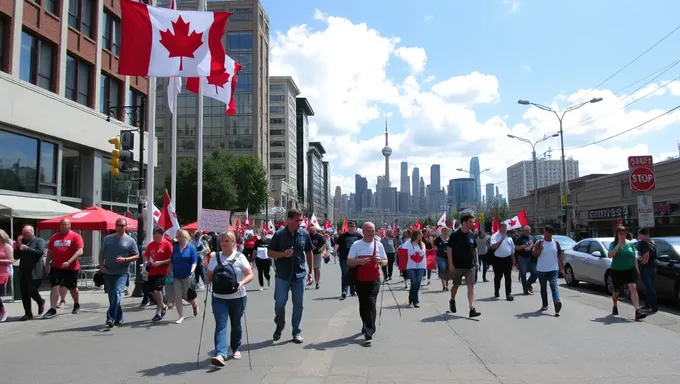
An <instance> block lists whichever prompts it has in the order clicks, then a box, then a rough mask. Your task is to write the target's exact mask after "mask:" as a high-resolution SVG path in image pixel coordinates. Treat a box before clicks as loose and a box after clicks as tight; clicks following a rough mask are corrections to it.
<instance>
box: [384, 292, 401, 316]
mask: <svg viewBox="0 0 680 384" xmlns="http://www.w3.org/2000/svg"><path fill="white" fill-rule="evenodd" d="M387 288H388V289H389V290H390V293H391V294H392V297H393V298H394V302H395V303H396V304H397V310H399V318H401V306H400V305H399V301H397V296H395V295H394V291H393V290H392V287H390V285H389V284H387Z"/></svg>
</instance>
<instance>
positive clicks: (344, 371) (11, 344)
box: [0, 263, 680, 384]
mask: <svg viewBox="0 0 680 384" xmlns="http://www.w3.org/2000/svg"><path fill="white" fill-rule="evenodd" d="M251 285H252V286H251V289H255V290H254V291H251V292H249V293H248V298H249V299H248V300H249V301H248V311H247V320H248V323H247V325H248V331H249V339H250V356H251V358H252V370H250V369H249V364H248V353H247V351H248V346H245V345H244V347H243V350H242V352H243V359H242V360H240V361H229V362H228V363H227V367H226V368H224V369H222V370H220V371H214V370H211V369H210V366H209V359H210V357H211V356H212V349H213V341H212V340H213V335H212V331H213V329H214V321H213V318H212V313H211V312H208V313H207V316H206V320H205V332H204V334H203V346H202V350H201V353H200V356H199V360H200V361H199V365H198V367H197V366H196V359H197V348H198V341H199V332H200V326H201V318H200V317H199V318H189V319H188V320H187V321H185V322H184V324H181V325H175V324H174V323H173V321H174V319H175V318H176V312H171V313H169V315H168V316H167V317H166V320H164V321H163V322H160V323H154V324H152V323H151V322H150V319H151V317H152V316H153V310H152V309H146V310H140V309H137V308H136V307H137V303H138V299H136V298H126V299H125V310H126V324H125V325H124V326H122V327H117V328H114V329H111V330H109V329H108V328H106V327H104V325H103V324H104V320H105V318H104V312H105V311H106V307H107V299H106V296H105V295H104V293H103V292H92V291H90V292H84V293H83V294H82V299H81V302H82V307H83V310H82V312H81V313H80V314H78V315H71V314H70V305H69V306H67V308H66V310H63V311H61V313H63V314H60V315H59V316H57V317H56V318H54V319H51V320H33V321H29V322H24V323H22V322H18V321H15V320H16V319H17V318H18V317H19V316H21V315H22V314H23V313H22V312H23V311H22V308H21V303H20V302H17V303H11V302H10V303H6V306H7V308H8V309H9V311H10V321H8V322H7V323H4V324H0V361H1V362H2V368H0V383H3V384H5V383H29V382H37V383H41V384H57V383H59V384H63V383H72V384H81V383H82V384H84V383H87V384H91V383H98V384H99V383H106V384H108V383H165V384H171V383H193V384H196V383H207V382H214V381H216V380H219V381H224V382H241V383H276V384H281V383H440V382H441V383H506V384H509V383H532V384H536V383H551V384H560V383H569V384H573V383H574V382H578V383H580V384H585V383H597V384H604V383H636V384H639V383H659V384H660V383H678V382H680V364H678V363H677V361H678V356H679V355H680V334H679V332H680V326H679V325H678V324H679V323H680V318H679V316H678V315H677V312H675V313H674V312H666V311H661V312H659V313H658V314H656V315H654V316H651V317H650V318H648V320H645V321H644V322H634V321H632V316H633V309H632V308H631V307H630V306H629V304H628V303H626V302H624V303H622V304H621V306H620V311H621V314H622V316H619V317H612V316H610V315H609V311H610V306H611V304H610V299H609V298H608V297H605V296H601V295H598V294H596V293H595V294H594V293H592V292H589V291H588V288H587V287H586V286H584V288H585V289H582V288H581V287H579V289H570V288H565V287H562V288H561V295H562V301H563V303H564V308H563V309H562V315H561V316H560V317H554V316H552V314H553V312H552V308H551V309H550V310H549V311H548V312H546V313H541V312H537V310H538V308H539V307H540V297H539V295H538V294H535V295H531V296H523V295H521V294H520V295H518V296H516V300H515V301H514V302H507V301H505V300H499V299H495V298H493V287H492V283H479V284H478V285H477V286H476V291H477V297H478V303H477V309H478V310H479V311H480V312H482V315H481V317H479V318H477V319H476V320H470V319H468V318H467V311H466V310H464V309H465V307H466V305H465V302H466V300H465V298H466V290H465V289H464V288H462V289H461V290H460V292H459V300H458V303H459V305H458V308H459V313H458V314H450V313H447V312H446V311H447V309H448V303H447V301H448V294H445V293H442V292H441V285H440V283H439V281H437V280H435V279H433V281H432V283H431V285H430V286H426V287H425V288H424V289H423V292H422V297H421V308H419V309H415V308H406V307H405V306H404V307H402V312H401V314H402V315H401V317H400V316H399V311H398V310H397V307H396V305H395V300H394V299H393V298H392V295H391V294H390V292H389V291H387V292H385V295H384V298H383V300H384V301H383V313H382V318H381V324H380V327H379V329H378V333H377V334H376V336H375V339H374V341H373V345H372V346H371V347H364V346H362V342H363V338H362V337H361V335H360V334H359V331H360V329H361V324H360V321H359V317H358V303H357V301H356V299H354V298H348V299H347V300H345V301H342V302H341V301H338V293H339V287H338V286H339V268H338V266H337V265H335V264H332V263H331V264H327V265H324V267H323V279H322V287H321V289H319V290H315V289H308V290H307V291H306V297H305V312H304V320H303V335H304V337H305V343H304V344H303V345H295V344H293V343H291V342H290V341H288V339H287V337H289V335H290V328H288V329H287V330H286V332H284V338H283V339H282V341H280V342H277V343H272V341H271V334H272V331H273V330H274V325H273V289H272V290H265V291H264V292H258V291H257V290H256V288H257V287H256V286H255V284H254V283H253V284H251ZM536 287H538V285H536ZM392 288H393V290H394V293H395V295H396V298H397V300H398V302H399V303H400V304H401V305H405V304H406V302H407V301H408V295H407V292H406V291H405V290H403V284H401V283H398V282H396V281H395V282H394V284H392ZM514 289H515V291H517V292H519V291H520V289H519V286H518V285H517V284H515V285H514ZM199 297H200V298H201V301H202V300H203V298H204V297H205V296H204V294H203V293H199ZM68 301H69V303H70V297H69V298H68ZM208 305H209V304H208ZM201 306H202V307H203V305H201ZM186 312H190V307H187V308H186ZM289 316H290V304H289V312H288V317H289Z"/></svg>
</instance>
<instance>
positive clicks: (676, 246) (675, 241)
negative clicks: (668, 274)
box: [664, 237, 680, 254]
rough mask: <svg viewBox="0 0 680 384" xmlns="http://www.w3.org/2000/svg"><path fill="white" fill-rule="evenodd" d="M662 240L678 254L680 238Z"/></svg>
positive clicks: (679, 251) (679, 252)
mask: <svg viewBox="0 0 680 384" xmlns="http://www.w3.org/2000/svg"><path fill="white" fill-rule="evenodd" d="M664 240H666V241H667V242H669V243H670V244H671V245H672V246H673V248H674V249H675V252H677V253H678V254H680V237H673V238H665V239H664Z"/></svg>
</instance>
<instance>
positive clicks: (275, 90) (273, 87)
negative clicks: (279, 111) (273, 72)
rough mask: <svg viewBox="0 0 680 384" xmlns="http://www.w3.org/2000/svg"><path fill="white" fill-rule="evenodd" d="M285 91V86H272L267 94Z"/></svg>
mask: <svg viewBox="0 0 680 384" xmlns="http://www.w3.org/2000/svg"><path fill="white" fill-rule="evenodd" d="M285 89H286V86H285V85H283V84H272V85H270V86H269V92H277V91H283V90H285Z"/></svg>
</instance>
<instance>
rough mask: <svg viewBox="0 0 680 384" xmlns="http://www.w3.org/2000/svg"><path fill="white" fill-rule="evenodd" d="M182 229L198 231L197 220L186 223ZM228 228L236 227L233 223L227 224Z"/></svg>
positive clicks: (233, 229) (231, 229)
mask: <svg viewBox="0 0 680 384" xmlns="http://www.w3.org/2000/svg"><path fill="white" fill-rule="evenodd" d="M182 229H183V230H185V231H189V232H193V231H198V221H195V222H193V223H191V224H187V225H185V226H183V227H182ZM228 230H230V231H235V230H236V228H235V227H234V226H233V225H231V224H229V228H228Z"/></svg>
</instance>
